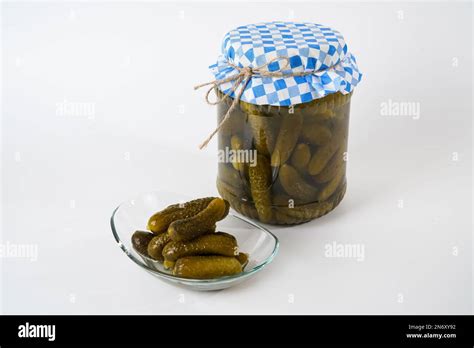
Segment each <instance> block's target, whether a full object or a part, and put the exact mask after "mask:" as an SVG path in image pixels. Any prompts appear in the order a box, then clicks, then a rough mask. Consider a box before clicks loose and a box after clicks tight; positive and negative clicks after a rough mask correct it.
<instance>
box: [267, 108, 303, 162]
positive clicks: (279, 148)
mask: <svg viewBox="0 0 474 348" xmlns="http://www.w3.org/2000/svg"><path fill="white" fill-rule="evenodd" d="M302 127H303V116H302V115H301V114H300V113H295V114H288V115H284V116H283V117H282V120H281V125H280V131H279V132H278V137H277V140H276V143H275V148H274V150H273V153H272V157H271V158H272V159H271V165H272V167H279V166H281V165H283V164H285V163H286V161H287V160H288V159H289V158H290V156H291V153H292V152H293V149H294V148H295V146H296V143H297V141H298V137H299V136H300V132H301V128H302Z"/></svg>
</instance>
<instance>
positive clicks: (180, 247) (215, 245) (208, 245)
mask: <svg viewBox="0 0 474 348" xmlns="http://www.w3.org/2000/svg"><path fill="white" fill-rule="evenodd" d="M196 255H223V256H236V255H238V247H237V240H236V239H235V237H234V236H232V235H230V234H227V233H224V232H216V233H212V234H205V235H202V236H199V237H197V238H195V239H193V240H191V241H187V242H174V241H172V242H169V243H168V244H166V246H165V247H164V248H163V256H162V257H164V259H165V260H167V261H176V260H177V259H179V258H181V257H186V256H196Z"/></svg>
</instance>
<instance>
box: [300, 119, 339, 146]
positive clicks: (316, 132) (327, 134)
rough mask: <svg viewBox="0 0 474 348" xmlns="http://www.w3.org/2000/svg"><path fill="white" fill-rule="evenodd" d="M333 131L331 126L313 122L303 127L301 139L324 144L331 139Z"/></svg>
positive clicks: (314, 143) (315, 143)
mask: <svg viewBox="0 0 474 348" xmlns="http://www.w3.org/2000/svg"><path fill="white" fill-rule="evenodd" d="M331 137H332V133H331V130H330V129H329V127H327V126H325V125H324V124H321V123H320V122H312V123H310V124H308V125H305V126H304V127H303V130H302V131H301V139H303V141H307V142H308V143H310V144H313V145H324V144H326V143H328V142H329V141H330V140H331Z"/></svg>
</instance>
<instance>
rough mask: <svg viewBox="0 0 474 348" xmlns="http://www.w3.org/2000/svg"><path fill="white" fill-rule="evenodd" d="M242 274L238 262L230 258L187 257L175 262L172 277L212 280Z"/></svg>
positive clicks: (214, 256)
mask: <svg viewBox="0 0 474 348" xmlns="http://www.w3.org/2000/svg"><path fill="white" fill-rule="evenodd" d="M240 272H242V265H241V264H240V262H239V260H237V258H235V257H231V256H216V255H212V256H187V257H183V258H180V259H178V260H177V261H176V263H175V264H174V267H173V275H175V276H178V277H183V278H193V279H212V278H219V277H225V276H231V275H234V274H237V273H240Z"/></svg>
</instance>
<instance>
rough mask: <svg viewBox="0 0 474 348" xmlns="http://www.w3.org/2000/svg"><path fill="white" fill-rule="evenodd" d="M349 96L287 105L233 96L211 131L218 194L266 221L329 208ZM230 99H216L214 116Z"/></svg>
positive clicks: (298, 219) (334, 199)
mask: <svg viewBox="0 0 474 348" xmlns="http://www.w3.org/2000/svg"><path fill="white" fill-rule="evenodd" d="M217 93H218V95H219V97H220V98H222V97H223V95H222V93H221V92H217ZM351 95H352V93H350V94H345V95H343V94H342V93H340V92H337V93H333V94H329V95H327V96H325V97H323V98H320V99H315V100H312V101H310V102H307V103H301V104H297V105H294V106H290V107H285V106H270V105H254V104H249V103H246V102H244V101H240V102H239V106H238V107H236V108H235V109H234V110H233V111H232V113H231V114H230V116H229V118H228V119H227V121H226V122H225V123H224V125H223V126H222V128H221V129H220V131H219V133H218V148H219V165H218V177H217V188H218V191H219V194H220V195H221V196H222V197H223V198H224V199H226V200H228V201H229V202H230V204H231V206H232V208H234V209H235V210H236V211H237V212H239V213H241V214H243V215H246V216H248V217H250V218H253V219H258V220H260V221H261V222H264V223H269V224H299V223H303V222H306V221H309V220H312V219H315V218H318V217H320V216H323V215H325V214H327V213H328V212H330V211H331V210H333V209H334V208H335V207H336V206H337V205H338V204H339V203H340V202H341V200H342V198H343V197H344V193H345V191H346V151H347V136H348V126H349V110H350V99H351ZM232 102H233V99H232V98H225V99H224V100H223V101H222V102H221V103H220V104H219V106H218V122H220V121H221V120H222V118H223V117H224V115H225V114H226V112H227V110H228V109H229V107H230V105H231V104H232Z"/></svg>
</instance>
